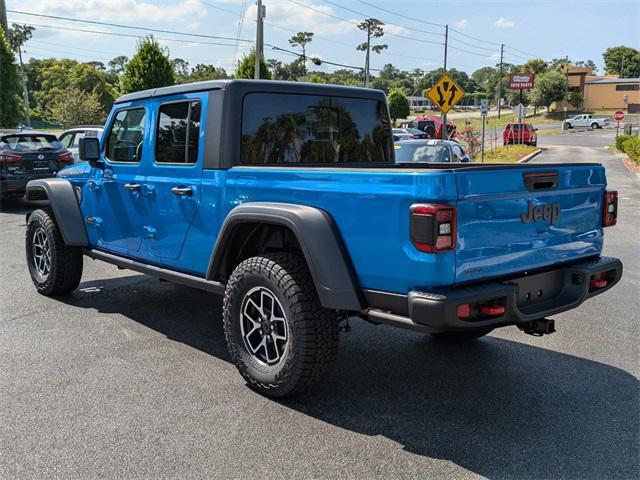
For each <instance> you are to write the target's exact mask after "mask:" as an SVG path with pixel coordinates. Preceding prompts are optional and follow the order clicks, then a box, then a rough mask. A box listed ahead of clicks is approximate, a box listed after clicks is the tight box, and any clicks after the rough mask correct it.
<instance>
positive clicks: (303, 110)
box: [240, 93, 393, 165]
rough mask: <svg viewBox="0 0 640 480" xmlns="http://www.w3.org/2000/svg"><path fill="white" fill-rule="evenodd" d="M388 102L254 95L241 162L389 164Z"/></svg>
mask: <svg viewBox="0 0 640 480" xmlns="http://www.w3.org/2000/svg"><path fill="white" fill-rule="evenodd" d="M390 128H391V125H390V122H389V118H388V115H387V107H386V105H385V104H384V103H383V102H379V101H377V100H370V99H360V98H346V97H324V96H316V95H297V94H273V93H269V94H267V93H250V94H248V95H247V96H246V97H245V98H244V102H243V108H242V144H241V152H240V157H241V163H242V164H243V165H274V164H275V165H278V164H316V165H317V164H331V165H336V164H338V165H339V164H351V163H390V162H391V161H392V159H393V156H392V152H391V138H390V135H389V134H390Z"/></svg>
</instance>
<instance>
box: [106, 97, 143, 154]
mask: <svg viewBox="0 0 640 480" xmlns="http://www.w3.org/2000/svg"><path fill="white" fill-rule="evenodd" d="M146 116H147V112H146V110H145V109H144V108H132V109H130V110H120V111H119V112H118V113H116V115H115V118H114V119H113V123H112V124H111V129H110V130H109V136H108V137H107V144H106V149H105V155H106V157H107V158H108V159H109V161H111V162H128V163H137V162H139V161H140V159H141V158H142V144H143V143H144V131H145V119H146Z"/></svg>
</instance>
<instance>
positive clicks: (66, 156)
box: [58, 150, 73, 163]
mask: <svg viewBox="0 0 640 480" xmlns="http://www.w3.org/2000/svg"><path fill="white" fill-rule="evenodd" d="M58 161H60V162H62V163H73V153H71V152H70V151H69V150H65V151H64V152H62V153H59V154H58Z"/></svg>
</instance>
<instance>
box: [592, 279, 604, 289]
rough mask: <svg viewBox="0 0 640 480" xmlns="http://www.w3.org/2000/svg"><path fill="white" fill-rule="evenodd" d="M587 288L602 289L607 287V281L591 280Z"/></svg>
mask: <svg viewBox="0 0 640 480" xmlns="http://www.w3.org/2000/svg"><path fill="white" fill-rule="evenodd" d="M589 286H590V287H591V288H604V287H606V286H607V281H606V280H591V281H590V282H589Z"/></svg>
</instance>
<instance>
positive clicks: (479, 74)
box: [471, 67, 498, 93]
mask: <svg viewBox="0 0 640 480" xmlns="http://www.w3.org/2000/svg"><path fill="white" fill-rule="evenodd" d="M497 74H498V72H497V70H496V69H495V68H493V67H482V68H479V69H478V70H476V71H475V72H473V73H472V74H471V79H472V80H473V81H474V82H475V83H476V85H478V87H479V88H480V89H481V90H482V91H484V92H487V93H488V92H489V90H490V88H489V87H490V84H491V82H492V79H493V78H494V77H495V76H497Z"/></svg>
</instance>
